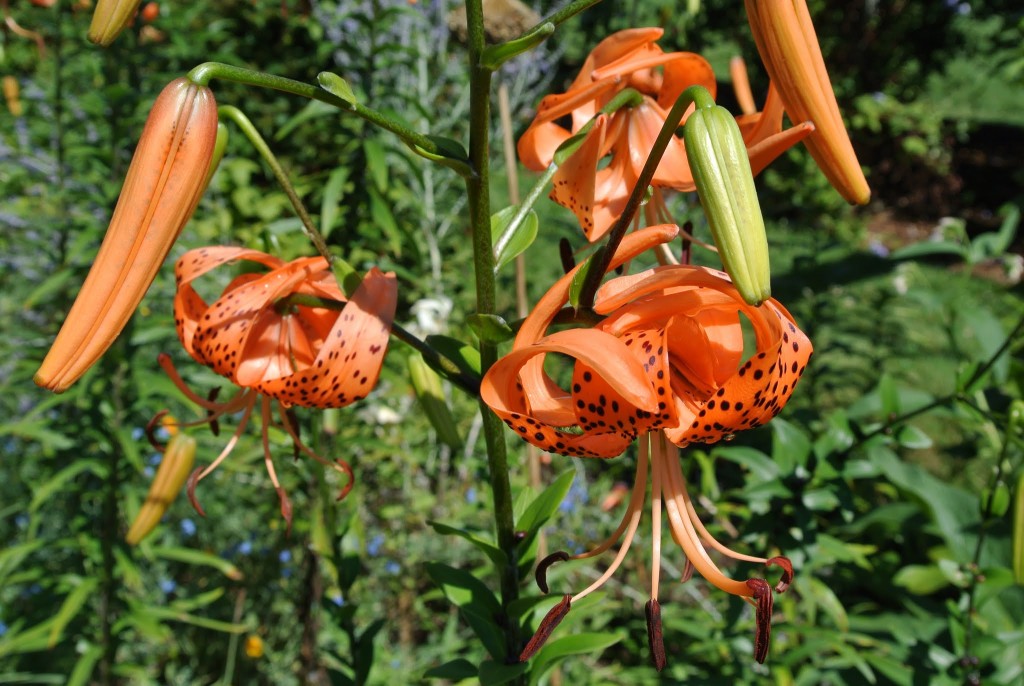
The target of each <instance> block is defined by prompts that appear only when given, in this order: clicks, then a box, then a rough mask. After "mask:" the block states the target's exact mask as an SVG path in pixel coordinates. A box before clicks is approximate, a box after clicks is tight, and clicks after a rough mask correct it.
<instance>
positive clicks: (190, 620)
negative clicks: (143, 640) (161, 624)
mask: <svg viewBox="0 0 1024 686" xmlns="http://www.w3.org/2000/svg"><path fill="white" fill-rule="evenodd" d="M145 611H146V613H147V614H149V615H150V617H152V618H155V619H162V620H165V621H170V622H182V623H183V624H191V625H192V626H197V627H200V628H202V629H211V630H213V631H220V632H223V633H226V634H244V633H245V632H247V631H250V630H251V627H250V626H249V625H248V624H235V623H233V622H221V621H219V620H216V619H209V618H207V617H197V616H196V615H193V614H189V613H188V612H180V611H178V610H173V609H171V608H166V607H154V606H147V607H146V610H145Z"/></svg>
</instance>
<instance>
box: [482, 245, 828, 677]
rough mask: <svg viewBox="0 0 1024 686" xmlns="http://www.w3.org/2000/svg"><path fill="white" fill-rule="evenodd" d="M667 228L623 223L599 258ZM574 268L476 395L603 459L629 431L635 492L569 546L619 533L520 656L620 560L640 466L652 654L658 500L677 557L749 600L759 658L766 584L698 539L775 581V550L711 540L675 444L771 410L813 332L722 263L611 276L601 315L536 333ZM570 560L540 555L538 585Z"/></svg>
mask: <svg viewBox="0 0 1024 686" xmlns="http://www.w3.org/2000/svg"><path fill="white" fill-rule="evenodd" d="M677 231H678V229H677V227H675V226H669V225H662V226H654V227H649V228H647V229H643V230H641V231H638V232H635V233H633V234H630V235H627V236H626V237H625V238H624V239H623V241H622V243H621V245H620V248H619V250H618V251H617V253H616V255H615V258H614V259H613V260H612V262H611V265H610V267H609V269H614V268H615V267H617V266H618V265H620V264H623V263H625V262H626V261H628V260H630V259H633V258H635V257H636V256H638V255H639V254H641V253H642V252H643V251H644V250H648V249H650V248H651V247H653V246H654V245H657V244H659V243H662V242H665V241H667V240H670V239H671V238H672V237H674V236H675V235H676V233H677ZM577 269H579V267H577ZM575 272H576V270H573V271H572V272H570V273H569V274H567V275H566V276H565V277H563V278H562V279H561V280H560V281H559V282H557V283H556V284H555V285H554V286H553V287H552V288H551V290H549V291H548V293H547V294H546V295H545V296H544V297H543V298H542V299H541V300H540V301H539V302H538V304H537V307H536V308H535V310H534V312H533V313H532V314H531V315H530V316H529V317H527V319H526V321H525V322H524V323H523V325H522V327H521V328H520V331H519V334H518V335H517V337H516V340H515V343H514V344H513V349H512V351H511V352H510V353H509V354H508V355H506V356H505V357H503V358H501V359H500V360H498V362H497V363H496V364H495V365H494V366H493V367H492V368H491V369H490V370H489V371H488V373H487V374H486V376H485V377H484V379H483V383H482V384H481V397H482V398H483V400H484V402H486V403H487V404H488V405H489V406H490V408H491V409H492V410H493V411H494V412H495V414H497V415H498V416H499V417H500V418H501V419H502V420H503V421H505V423H506V424H507V425H508V426H509V427H510V428H511V429H512V430H514V431H515V432H517V433H518V434H519V435H520V436H522V437H523V439H524V440H526V441H528V442H530V443H532V444H534V445H536V446H538V447H540V448H541V449H543V450H546V451H549V452H555V453H560V454H563V455H575V456H590V457H600V458H610V457H615V456H616V455H619V454H621V453H622V452H623V451H624V450H625V449H626V447H628V446H629V445H630V444H631V443H632V442H633V441H634V440H636V439H637V438H638V437H639V438H640V441H641V451H640V460H639V463H638V466H637V474H636V480H635V485H634V488H633V495H632V497H631V498H630V502H629V505H628V507H627V509H626V513H625V515H624V517H623V520H622V522H621V524H620V525H619V527H618V528H617V530H616V531H615V533H614V534H613V535H612V536H611V537H609V539H608V540H606V541H604V542H603V543H601V544H600V545H598V546H596V547H595V548H594V549H593V550H590V551H588V552H586V553H583V554H581V555H577V556H575V557H574V558H572V559H584V558H589V557H593V556H595V555H598V554H600V553H602V552H604V551H606V550H608V549H609V548H610V547H611V546H612V545H614V544H615V543H616V541H618V540H619V539H620V538H622V537H623V534H625V536H624V541H625V542H624V543H623V545H622V547H621V548H620V550H619V553H618V555H617V556H616V558H615V560H614V562H613V563H612V565H611V566H610V567H609V568H608V570H607V571H606V572H605V573H604V574H603V575H601V577H600V578H599V579H598V580H597V581H596V582H595V583H594V584H592V585H591V586H589V587H588V588H587V589H585V590H583V591H581V592H579V593H577V594H575V595H571V596H569V595H567V596H565V598H564V599H563V601H562V603H560V604H559V605H557V606H556V607H555V608H554V609H553V610H552V612H551V613H549V616H548V617H547V618H545V621H544V622H542V624H541V627H540V629H539V630H538V632H537V635H536V636H535V637H534V640H533V641H531V642H530V644H529V645H528V646H527V648H526V649H525V650H524V653H523V655H522V659H527V658H528V657H529V656H530V655H532V654H533V652H535V651H536V650H537V649H538V648H539V647H540V645H541V644H542V643H543V641H544V640H545V639H546V637H547V636H548V635H549V634H550V633H551V630H552V629H553V628H554V625H555V624H557V623H558V621H560V620H561V618H563V617H564V616H565V614H566V613H567V612H568V610H569V608H570V607H571V605H572V603H573V602H576V601H578V600H579V599H581V598H582V597H584V596H586V595H588V594H589V593H591V592H593V591H594V590H596V589H597V588H599V587H600V586H601V585H602V584H603V583H604V582H605V581H606V580H607V579H608V578H609V577H610V576H611V575H612V574H613V573H614V572H615V570H616V569H617V568H618V566H619V565H620V563H621V562H622V560H623V558H624V557H625V554H626V551H627V550H628V548H629V545H630V543H631V541H632V539H633V534H634V533H635V531H636V528H637V526H638V525H639V521H640V518H641V511H642V508H643V501H644V495H645V493H646V483H647V474H648V471H650V473H651V476H652V480H653V488H652V492H653V494H654V495H653V498H654V502H653V503H652V510H651V514H652V519H653V521H654V532H653V545H654V559H655V564H654V570H655V571H654V577H653V578H652V582H651V602H650V603H649V604H648V617H649V620H650V622H651V624H650V628H651V637H652V638H651V648H652V654H653V655H654V658H655V664H656V665H658V666H659V669H660V667H661V666H663V665H664V651H663V650H662V649H661V646H660V631H661V629H660V620H659V618H660V606H659V605H658V602H657V597H658V583H659V582H658V579H659V574H660V572H659V571H658V570H659V565H660V541H661V536H660V527H661V511H662V503H664V507H665V511H666V512H667V514H668V520H669V528H670V530H671V532H672V535H673V539H674V540H675V541H677V543H678V544H679V545H680V547H681V548H682V549H683V552H684V553H685V556H686V559H687V560H688V565H692V568H694V569H696V570H697V571H699V572H700V573H701V575H702V576H704V577H705V578H706V579H707V580H708V581H710V582H711V583H712V584H714V585H715V586H717V587H718V588H720V589H722V590H724V591H726V592H728V593H731V594H734V595H738V596H741V597H743V598H746V599H748V600H749V601H750V602H751V603H752V604H754V605H755V606H756V608H757V621H756V626H757V632H756V638H755V657H756V658H757V659H758V661H763V660H764V659H765V657H766V655H767V651H768V635H769V631H770V615H771V605H772V594H771V590H770V589H769V587H768V584H767V582H765V581H764V580H763V579H750V580H746V581H740V580H735V579H731V578H729V577H728V576H727V575H725V574H724V573H723V572H722V570H721V569H720V568H719V566H718V565H716V564H715V563H714V562H713V561H712V559H711V557H710V556H709V554H708V550H707V549H708V548H709V547H710V548H713V549H714V550H716V551H717V552H719V553H721V554H723V555H726V556H728V557H733V558H736V559H740V560H746V561H754V562H760V563H763V564H765V565H778V566H781V567H782V568H783V570H784V573H783V580H782V582H780V584H779V586H777V588H776V590H777V591H779V592H781V591H782V590H785V587H786V586H788V583H789V580H790V578H791V576H792V569H791V566H790V565H789V562H788V560H786V559H785V558H778V557H773V558H762V557H754V556H750V555H744V554H741V553H737V552H734V551H732V550H730V549H729V548H727V547H726V546H725V545H723V544H722V543H720V542H719V541H717V540H716V539H714V537H713V536H712V535H711V534H710V533H709V532H708V531H707V529H706V528H705V527H704V525H703V524H702V523H701V520H700V518H699V516H698V514H697V512H696V510H695V508H694V506H693V504H692V500H691V498H690V496H689V494H688V491H687V486H686V480H685V478H684V477H683V475H682V470H681V467H680V463H679V458H678V449H677V447H676V446H680V447H682V446H687V445H689V444H691V443H714V442H716V441H718V440H721V439H723V438H728V437H729V436H730V435H731V434H733V433H735V432H737V431H742V430H744V429H749V428H753V427H756V426H760V425H762V424H764V423H765V422H767V421H768V420H770V419H771V418H772V417H774V416H775V415H776V414H778V412H779V411H780V410H781V409H782V408H783V406H784V405H785V404H786V402H787V400H788V399H789V397H790V396H791V394H792V393H793V389H794V388H795V386H796V384H797V381H798V380H799V378H800V376H801V375H802V374H803V371H804V367H805V366H806V364H807V361H808V360H809V358H810V355H811V344H810V341H809V340H808V339H807V337H806V336H805V335H804V334H803V332H801V331H800V330H799V329H798V328H797V327H796V325H795V323H794V322H793V319H792V317H791V316H790V314H789V313H788V312H787V311H786V309H785V308H784V307H783V306H782V305H781V304H779V303H778V302H777V301H776V300H773V299H769V300H766V301H765V302H764V303H763V304H762V305H760V306H757V307H755V306H752V305H748V304H747V303H746V302H744V300H743V298H742V297H741V296H740V294H739V293H738V292H737V290H736V289H735V288H734V287H733V285H732V284H731V283H730V281H729V279H728V277H727V276H726V275H725V274H724V273H723V272H718V271H715V270H712V269H706V268H703V267H693V266H680V265H668V266H662V267H655V268H654V269H650V270H647V271H644V272H641V273H638V274H633V275H629V276H622V277H618V278H614V279H611V280H610V281H608V282H607V283H605V284H604V285H603V286H602V287H601V288H600V289H599V290H598V292H597V295H596V297H595V302H594V310H595V311H596V312H597V313H598V314H601V315H605V316H606V318H605V319H604V320H603V321H601V322H600V323H599V324H597V325H596V326H594V327H593V328H590V329H569V330H565V331H558V332H555V333H551V334H547V333H546V332H547V329H548V327H549V325H550V323H551V321H552V320H553V318H554V315H555V313H557V312H558V311H559V310H560V309H561V308H562V307H563V306H564V305H565V304H566V303H567V302H568V295H569V287H570V284H571V281H572V278H573V276H574V275H575ZM744 318H745V319H746V320H748V321H749V322H750V323H751V324H752V326H753V329H754V337H755V349H754V350H753V351H752V352H751V351H745V350H744V339H743V330H742V326H741V319H744ZM549 353H559V354H562V355H565V356H568V357H571V358H574V359H575V360H576V361H575V364H574V366H573V373H572V385H571V387H570V388H569V389H563V388H561V387H560V386H559V385H558V384H557V383H556V382H555V381H554V380H553V379H552V378H551V377H550V376H548V375H547V373H546V372H545V370H544V358H545V356H546V355H547V354H549ZM745 358H748V359H746V361H744V359H745ZM652 432H653V433H652ZM673 444H674V445H673ZM567 559H570V556H568V555H567V554H565V553H556V554H554V555H552V556H549V558H547V559H546V560H544V561H542V562H541V564H540V565H539V567H538V581H539V582H540V583H541V587H542V589H543V590H546V582H545V581H544V570H545V569H546V568H547V566H549V565H550V564H551V563H553V562H555V561H560V560H567ZM655 637H657V640H655Z"/></svg>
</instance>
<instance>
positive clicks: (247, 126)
mask: <svg viewBox="0 0 1024 686" xmlns="http://www.w3.org/2000/svg"><path fill="white" fill-rule="evenodd" d="M217 114H218V115H220V116H221V117H225V118H227V119H230V120H231V121H233V122H234V123H235V125H236V126H238V128H239V129H241V131H242V133H244V134H245V137H246V138H248V139H249V142H250V143H252V147H254V148H256V152H258V153H259V154H260V157H262V158H263V160H264V161H265V162H266V163H267V164H268V165H269V166H270V169H271V171H273V172H274V178H276V179H277V182H278V183H279V184H280V185H281V188H282V189H283V190H284V193H285V195H287V196H288V200H290V201H291V203H292V207H293V208H294V209H295V213H296V214H297V215H299V220H300V221H301V222H302V228H303V230H304V231H305V233H306V236H307V237H308V238H309V240H311V241H313V245H314V247H316V251H317V252H318V253H320V255H322V256H323V258H324V259H325V260H327V264H328V266H330V265H331V264H333V262H334V258H333V257H332V256H331V252H330V250H328V248H327V242H326V241H324V237H323V236H322V235H320V231H319V230H318V229H317V228H316V225H315V224H314V223H313V219H312V218H311V217H310V216H309V212H307V211H306V207H305V206H304V205H303V204H302V199H301V198H299V194H298V193H296V192H295V188H294V187H293V186H292V182H291V180H290V179H289V178H288V173H287V172H285V170H284V167H282V166H281V163H280V162H278V161H277V157H275V156H274V153H273V151H272V150H271V149H270V146H268V145H267V142H266V141H265V140H263V136H261V135H260V132H259V131H257V130H256V127H255V126H253V123H252V121H250V120H249V117H247V116H245V113H244V112H242V110H240V109H238V108H237V107H235V106H234V105H221V106H220V107H218V108H217ZM353 271H354V270H353Z"/></svg>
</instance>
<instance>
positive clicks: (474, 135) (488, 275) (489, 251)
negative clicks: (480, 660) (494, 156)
mask: <svg viewBox="0 0 1024 686" xmlns="http://www.w3.org/2000/svg"><path fill="white" fill-rule="evenodd" d="M466 24H467V29H468V34H469V67H470V109H469V163H470V166H471V167H472V170H473V172H474V173H473V175H472V176H468V177H465V179H466V191H467V195H468V198H469V214H470V225H471V227H472V232H473V265H474V269H475V271H476V300H477V303H476V307H477V312H478V313H479V314H494V313H495V309H496V299H495V285H494V246H493V245H492V244H491V202H490V193H489V188H488V183H489V181H490V173H489V171H490V150H489V147H490V127H491V102H490V101H491V74H492V72H491V70H490V69H489V68H487V67H485V66H483V65H482V64H481V61H480V60H481V56H482V54H483V51H484V17H483V7H482V3H481V0H466ZM497 358H498V348H497V346H496V345H494V344H493V343H487V342H486V341H481V342H480V371H481V373H486V372H487V370H488V369H489V368H490V367H491V365H493V364H494V363H495V361H496V360H497ZM480 412H481V413H482V415H483V432H484V442H485V444H486V446H487V466H488V469H489V470H490V477H491V493H492V495H493V497H494V524H495V528H496V529H497V532H496V533H497V539H498V546H499V547H500V548H501V549H502V550H503V551H505V554H506V555H507V556H508V563H507V564H506V565H505V566H504V567H503V568H502V569H500V570H498V573H499V575H500V578H501V601H502V607H504V608H508V606H509V604H510V603H512V602H513V601H514V600H516V598H517V597H518V596H519V570H518V566H517V560H516V540H515V521H514V518H513V516H512V486H511V483H510V482H509V473H508V454H507V450H506V447H505V436H504V428H505V427H504V424H502V422H501V420H499V419H498V417H497V416H496V415H494V414H493V413H492V412H491V411H490V409H489V408H488V407H487V406H486V405H485V404H484V403H483V402H481V403H480ZM499 623H500V624H501V625H502V626H503V627H504V629H505V647H506V651H507V653H508V655H509V657H510V658H514V657H516V656H518V655H519V650H520V647H521V646H520V638H519V625H518V622H514V621H512V620H511V619H510V618H509V617H508V616H507V615H506V616H505V617H502V618H500V621H499Z"/></svg>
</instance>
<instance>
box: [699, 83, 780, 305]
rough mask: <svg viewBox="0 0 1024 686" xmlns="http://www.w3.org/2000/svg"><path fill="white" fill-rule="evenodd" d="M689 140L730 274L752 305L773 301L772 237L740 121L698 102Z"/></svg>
mask: <svg viewBox="0 0 1024 686" xmlns="http://www.w3.org/2000/svg"><path fill="white" fill-rule="evenodd" d="M695 101H696V103H697V109H696V110H695V111H694V112H693V114H691V115H690V117H689V118H688V119H687V120H686V124H685V126H684V128H683V140H684V141H685V143H686V155H687V157H688V159H689V162H690V169H691V170H692V171H693V180H694V182H695V183H696V185H697V195H698V196H699V197H700V204H701V205H702V206H703V208H704V213H705V215H706V216H707V218H708V225H709V226H710V227H711V235H712V236H713V238H714V241H715V245H716V246H717V247H718V254H719V255H720V256H721V258H722V264H723V265H724V266H725V271H726V272H728V274H729V277H730V278H732V282H733V284H734V285H735V286H736V288H737V290H739V292H740V295H742V296H743V299H744V300H746V301H747V302H748V303H749V304H751V305H760V304H761V303H762V302H764V301H765V300H767V299H768V298H770V297H771V294H772V293H771V279H770V275H769V269H768V236H767V235H766V233H765V230H764V219H763V218H762V217H761V206H760V205H759V204H758V202H757V191H756V190H755V189H754V175H753V173H752V172H751V170H750V160H749V159H748V158H747V148H746V146H745V145H744V144H743V136H742V134H741V133H740V129H739V126H738V125H737V124H736V120H735V119H734V118H733V116H732V115H731V114H729V112H728V111H727V110H726V109H725V108H723V107H719V106H717V105H715V104H714V102H713V101H711V99H710V96H709V97H706V98H704V97H699V98H695Z"/></svg>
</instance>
